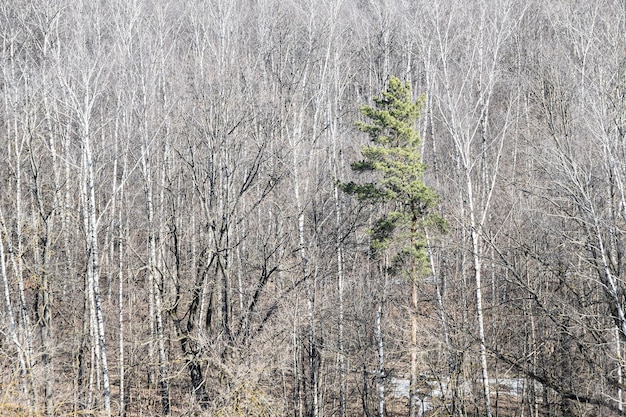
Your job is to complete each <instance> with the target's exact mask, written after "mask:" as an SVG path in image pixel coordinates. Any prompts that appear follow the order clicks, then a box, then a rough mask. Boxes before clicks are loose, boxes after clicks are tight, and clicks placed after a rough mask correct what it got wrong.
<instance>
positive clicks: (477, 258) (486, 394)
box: [466, 171, 493, 417]
mask: <svg viewBox="0 0 626 417" xmlns="http://www.w3.org/2000/svg"><path fill="white" fill-rule="evenodd" d="M466 181H467V196H468V206H469V217H470V236H471V240H472V242H471V243H472V258H473V261H474V282H475V285H476V319H477V324H478V341H479V344H480V347H479V349H480V351H479V355H480V370H481V377H482V386H483V400H484V402H485V415H486V417H492V415H493V414H492V410H491V393H490V387H489V371H488V368H487V345H486V341H485V340H486V339H485V321H484V314H483V295H482V294H483V293H482V259H481V256H482V250H481V245H480V236H479V230H478V229H479V227H481V226H480V225H479V224H477V222H476V217H475V213H474V207H475V206H474V194H473V186H472V179H471V176H470V174H469V171H468V172H467V176H466Z"/></svg>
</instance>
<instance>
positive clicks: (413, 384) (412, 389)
mask: <svg viewBox="0 0 626 417" xmlns="http://www.w3.org/2000/svg"><path fill="white" fill-rule="evenodd" d="M417 231H418V219H417V217H415V215H414V216H413V219H412V224H411V248H412V249H417V240H416V239H417ZM417 268H418V266H417V260H416V259H413V262H412V265H411V269H412V270H411V278H410V279H411V379H410V381H409V416H410V417H415V416H416V415H417V407H418V404H417V402H418V398H417V355H418V351H419V347H418V345H417V330H418V326H419V323H418V317H417V307H418V305H417V302H418V287H417V279H418V274H417Z"/></svg>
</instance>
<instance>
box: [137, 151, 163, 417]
mask: <svg viewBox="0 0 626 417" xmlns="http://www.w3.org/2000/svg"><path fill="white" fill-rule="evenodd" d="M142 153H143V170H144V178H145V194H146V210H147V214H148V277H149V279H148V285H149V287H150V291H149V293H150V296H151V297H154V298H153V300H154V301H152V300H151V304H152V305H153V306H154V307H153V310H152V314H154V317H153V318H151V321H152V320H153V321H154V332H155V333H154V334H153V335H151V339H156V341H157V349H158V355H159V394H160V395H161V413H162V414H163V415H169V414H170V399H169V388H168V382H167V381H168V379H167V363H166V359H165V341H164V337H163V313H162V296H161V286H160V285H159V276H160V273H159V269H158V265H157V246H156V245H157V239H158V235H159V232H157V231H156V230H155V229H156V226H155V221H154V200H153V192H152V180H151V175H152V172H151V164H150V154H149V152H148V151H147V149H146V148H144V149H143V152H142Z"/></svg>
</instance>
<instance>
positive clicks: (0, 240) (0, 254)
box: [0, 211, 28, 392]
mask: <svg viewBox="0 0 626 417" xmlns="http://www.w3.org/2000/svg"><path fill="white" fill-rule="evenodd" d="M0 216H1V217H0V218H1V220H2V226H3V227H2V228H3V229H4V215H2V211H0ZM5 235H6V232H5V230H2V232H1V233H0V273H1V274H2V285H3V289H4V303H5V308H6V310H7V311H6V314H7V316H8V318H9V333H10V335H11V340H12V341H13V344H14V345H15V350H16V351H17V359H18V362H19V364H20V376H21V377H22V386H23V389H24V391H25V392H28V383H27V381H26V377H27V375H28V367H27V364H26V359H25V355H24V346H23V344H22V343H21V342H20V338H19V335H18V333H17V325H16V322H15V313H14V312H13V307H12V302H11V289H10V288H9V278H8V274H7V268H6V260H5V251H4V236H5Z"/></svg>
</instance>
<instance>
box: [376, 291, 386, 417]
mask: <svg viewBox="0 0 626 417" xmlns="http://www.w3.org/2000/svg"><path fill="white" fill-rule="evenodd" d="M382 318H383V300H379V301H378V303H377V306H376V352H377V359H378V360H377V371H376V392H377V395H378V396H377V398H378V407H377V412H378V417H383V416H384V415H385V350H384V341H383V328H382Z"/></svg>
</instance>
